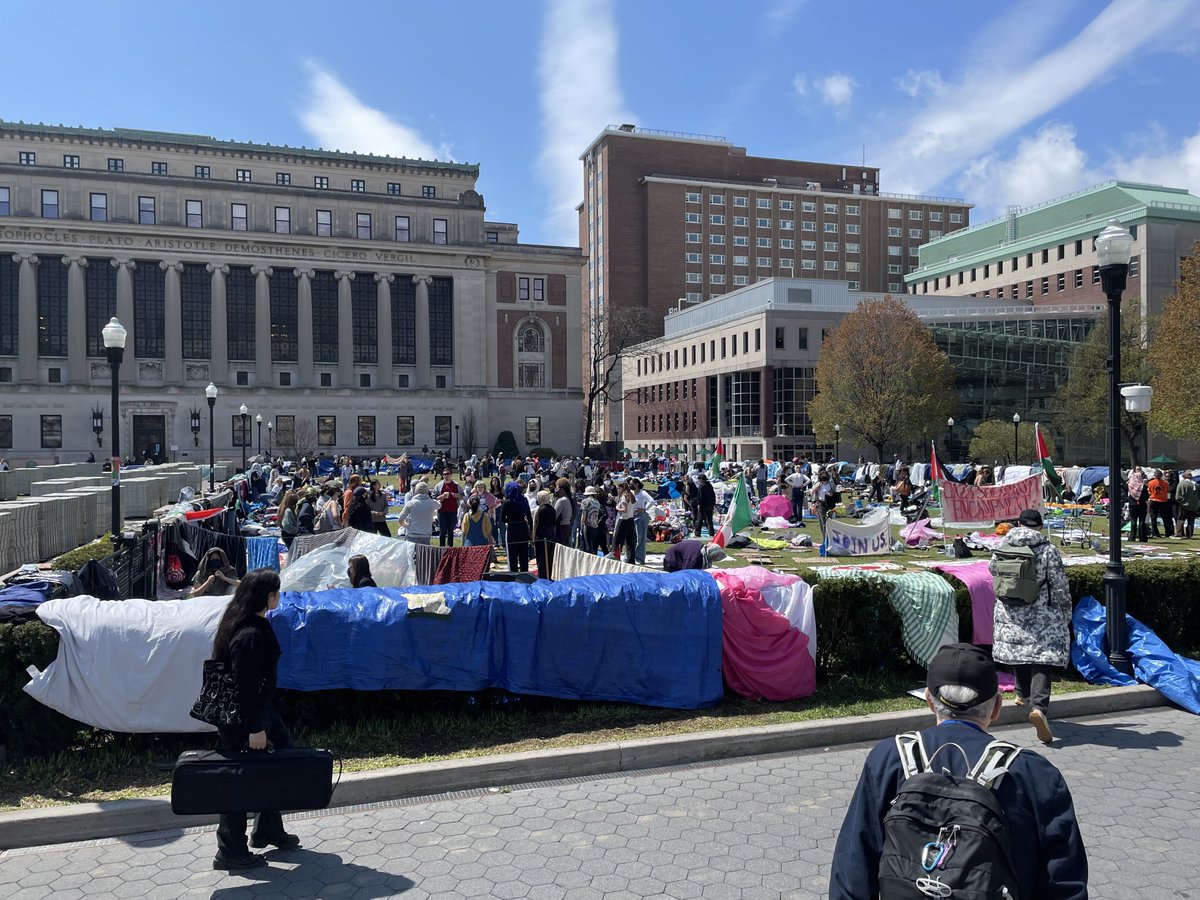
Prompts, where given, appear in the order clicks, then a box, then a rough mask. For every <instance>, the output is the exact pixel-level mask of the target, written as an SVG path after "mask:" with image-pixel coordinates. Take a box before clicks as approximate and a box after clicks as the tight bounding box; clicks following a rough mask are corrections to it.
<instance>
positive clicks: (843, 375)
mask: <svg viewBox="0 0 1200 900" xmlns="http://www.w3.org/2000/svg"><path fill="white" fill-rule="evenodd" d="M816 377H817V391H818V393H817V396H816V397H814V398H813V399H812V400H811V401H809V404H808V413H809V418H810V419H811V420H812V423H813V430H814V431H816V432H819V433H820V434H833V433H834V432H833V426H834V425H835V424H839V425H841V426H842V434H843V436H845V434H846V433H847V432H849V433H850V434H853V435H856V436H857V437H859V438H860V439H861V440H863V441H865V442H866V443H868V444H870V445H871V446H872V447H874V448H875V450H876V453H877V454H878V458H879V461H880V462H881V463H882V462H883V458H884V448H885V446H886V445H887V444H888V443H889V442H890V441H905V440H916V439H917V438H920V437H921V436H922V435H923V434H934V433H937V432H938V431H940V430H941V429H942V428H943V427H944V423H945V421H946V416H947V415H949V413H950V412H951V410H953V409H954V407H955V405H956V396H955V393H954V371H953V369H952V368H951V366H950V360H949V359H947V358H946V354H945V353H943V352H942V351H941V350H939V349H938V347H937V344H935V343H934V341H933V336H932V335H931V334H930V333H929V329H927V328H926V327H925V326H924V325H923V324H922V323H921V320H920V319H919V318H917V315H916V313H914V312H913V311H912V310H911V309H909V308H908V307H907V306H906V305H905V304H904V303H903V302H901V301H900V300H896V299H895V298H893V297H891V296H884V297H883V299H881V300H868V301H865V302H863V303H860V304H859V306H858V308H857V309H856V310H854V312H852V313H849V314H847V315H846V316H845V318H843V319H842V321H841V324H840V325H838V327H837V328H836V329H835V330H834V331H833V332H832V333H830V334H829V335H828V336H827V337H826V338H825V343H824V345H823V347H822V348H821V359H820V361H819V362H818V363H817V372H816Z"/></svg>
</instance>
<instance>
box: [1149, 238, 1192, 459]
mask: <svg viewBox="0 0 1200 900" xmlns="http://www.w3.org/2000/svg"><path fill="white" fill-rule="evenodd" d="M1160 322H1161V327H1159V328H1158V329H1157V330H1156V331H1155V333H1154V344H1153V345H1152V346H1151V348H1150V369H1151V371H1152V372H1153V375H1152V377H1151V379H1150V383H1151V385H1152V386H1153V388H1154V403H1153V404H1152V406H1151V412H1150V421H1151V423H1153V425H1154V427H1155V428H1156V429H1158V431H1160V432H1162V433H1163V434H1165V435H1167V436H1168V437H1173V438H1178V439H1186V440H1197V439H1200V367H1198V366H1197V365H1196V335H1197V334H1200V242H1197V243H1196V245H1195V246H1194V247H1193V248H1192V255H1191V256H1185V257H1184V258H1183V259H1182V260H1181V262H1180V266H1179V281H1178V282H1177V283H1176V285H1175V294H1174V295H1173V296H1171V297H1167V298H1166V299H1165V300H1163V310H1162V319H1161V320H1160Z"/></svg>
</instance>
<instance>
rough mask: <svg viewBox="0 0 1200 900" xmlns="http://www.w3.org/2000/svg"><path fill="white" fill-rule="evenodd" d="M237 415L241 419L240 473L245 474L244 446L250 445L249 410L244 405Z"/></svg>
mask: <svg viewBox="0 0 1200 900" xmlns="http://www.w3.org/2000/svg"><path fill="white" fill-rule="evenodd" d="M238 414H239V415H240V416H241V417H242V472H243V473H245V471H246V445H247V444H248V443H250V410H248V409H246V404H245V403H243V404H242V405H241V407H240V408H239V409H238Z"/></svg>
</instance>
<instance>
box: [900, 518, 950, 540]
mask: <svg viewBox="0 0 1200 900" xmlns="http://www.w3.org/2000/svg"><path fill="white" fill-rule="evenodd" d="M900 537H902V538H904V541H905V543H907V544H908V546H910V547H915V546H917V544H919V543H921V541H922V540H927V541H930V540H937V541H940V540H943V539H944V538H945V535H944V534H942V533H941V532H940V531H934V530H933V528H931V527H930V525H929V519H928V518H924V519H919V520H918V521H916V522H912V523H910V524H908V525H905V526H904V527H903V528H901V529H900Z"/></svg>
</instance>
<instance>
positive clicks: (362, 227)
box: [354, 213, 371, 241]
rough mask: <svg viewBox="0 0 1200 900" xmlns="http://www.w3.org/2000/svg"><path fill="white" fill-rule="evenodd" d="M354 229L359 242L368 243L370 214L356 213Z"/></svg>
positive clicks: (369, 237)
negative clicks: (364, 241)
mask: <svg viewBox="0 0 1200 900" xmlns="http://www.w3.org/2000/svg"><path fill="white" fill-rule="evenodd" d="M354 229H355V234H356V235H357V236H358V238H359V240H366V241H369V240H370V239H371V214H370V213H356V214H355V216H354Z"/></svg>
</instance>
